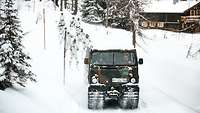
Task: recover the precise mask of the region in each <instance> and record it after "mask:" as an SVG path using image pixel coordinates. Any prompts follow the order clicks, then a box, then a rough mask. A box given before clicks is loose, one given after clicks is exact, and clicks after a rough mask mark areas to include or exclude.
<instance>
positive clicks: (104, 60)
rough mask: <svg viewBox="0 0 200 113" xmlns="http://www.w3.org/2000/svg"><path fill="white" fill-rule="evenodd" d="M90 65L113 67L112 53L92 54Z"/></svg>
mask: <svg viewBox="0 0 200 113" xmlns="http://www.w3.org/2000/svg"><path fill="white" fill-rule="evenodd" d="M91 62H92V64H97V65H98V64H99V65H113V53H112V52H111V53H110V52H94V53H93V54H92V61H91Z"/></svg>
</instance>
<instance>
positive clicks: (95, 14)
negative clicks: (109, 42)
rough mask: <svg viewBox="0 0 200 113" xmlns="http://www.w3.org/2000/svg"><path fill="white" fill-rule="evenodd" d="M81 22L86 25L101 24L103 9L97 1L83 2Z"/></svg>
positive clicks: (85, 0)
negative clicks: (86, 23)
mask: <svg viewBox="0 0 200 113" xmlns="http://www.w3.org/2000/svg"><path fill="white" fill-rule="evenodd" d="M82 20H83V21H85V22H88V23H101V22H102V21H103V8H102V7H101V6H100V5H98V4H97V0H84V1H83V4H82Z"/></svg>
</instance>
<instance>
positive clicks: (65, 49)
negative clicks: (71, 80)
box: [63, 27, 67, 85]
mask: <svg viewBox="0 0 200 113" xmlns="http://www.w3.org/2000/svg"><path fill="white" fill-rule="evenodd" d="M66 38H67V28H66V27H65V36H64V66H63V84H64V85H65V78H66V77H65V67H66V61H65V59H66V51H67V48H66V42H67V40H66Z"/></svg>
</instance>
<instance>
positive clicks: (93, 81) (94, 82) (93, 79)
mask: <svg viewBox="0 0 200 113" xmlns="http://www.w3.org/2000/svg"><path fill="white" fill-rule="evenodd" d="M97 82H98V80H97V78H96V77H95V76H93V77H92V83H93V84H96V83H97Z"/></svg>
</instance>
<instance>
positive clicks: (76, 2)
mask: <svg viewBox="0 0 200 113" xmlns="http://www.w3.org/2000/svg"><path fill="white" fill-rule="evenodd" d="M77 12H78V0H74V11H73V15H76V14H77Z"/></svg>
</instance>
